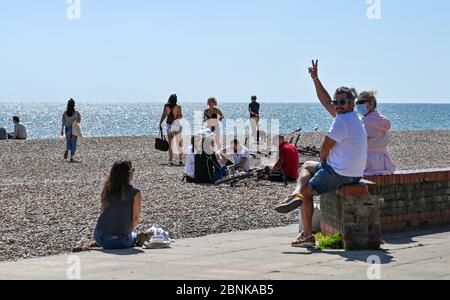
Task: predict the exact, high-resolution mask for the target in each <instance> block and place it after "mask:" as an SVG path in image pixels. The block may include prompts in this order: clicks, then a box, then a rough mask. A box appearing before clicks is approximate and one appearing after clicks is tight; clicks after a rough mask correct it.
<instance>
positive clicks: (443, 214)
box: [366, 169, 450, 232]
mask: <svg viewBox="0 0 450 300" xmlns="http://www.w3.org/2000/svg"><path fill="white" fill-rule="evenodd" d="M366 179H367V180H369V181H372V182H373V183H374V184H369V191H370V194H372V195H377V196H379V197H380V199H381V210H380V223H381V229H382V231H383V232H392V231H402V230H408V229H415V228H420V227H424V226H438V225H445V224H450V184H449V182H450V169H430V170H414V171H402V172H397V173H396V174H394V175H382V176H370V177H367V178H366Z"/></svg>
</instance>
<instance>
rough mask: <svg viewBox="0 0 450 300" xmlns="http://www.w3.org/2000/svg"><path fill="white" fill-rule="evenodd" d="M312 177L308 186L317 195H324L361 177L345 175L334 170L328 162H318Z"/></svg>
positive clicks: (359, 179) (356, 181)
mask: <svg viewBox="0 0 450 300" xmlns="http://www.w3.org/2000/svg"><path fill="white" fill-rule="evenodd" d="M315 172H316V173H315V174H314V177H313V178H312V179H311V180H310V181H309V186H310V187H311V188H312V189H313V190H314V191H315V192H316V194H317V195H324V194H328V193H331V192H334V191H337V190H338V189H339V188H340V187H342V186H343V185H350V184H357V183H359V182H360V181H361V177H345V176H341V175H339V174H338V173H336V172H335V171H334V169H333V168H332V167H330V166H329V165H328V164H326V163H324V164H319V165H318V166H317V167H316V170H315Z"/></svg>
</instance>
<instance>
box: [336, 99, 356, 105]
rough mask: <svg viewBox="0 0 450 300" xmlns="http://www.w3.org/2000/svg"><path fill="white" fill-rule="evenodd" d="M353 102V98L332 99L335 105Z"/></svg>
mask: <svg viewBox="0 0 450 300" xmlns="http://www.w3.org/2000/svg"><path fill="white" fill-rule="evenodd" d="M352 102H353V100H351V99H345V100H333V101H331V103H332V104H333V105H334V106H338V105H345V104H350V103H352Z"/></svg>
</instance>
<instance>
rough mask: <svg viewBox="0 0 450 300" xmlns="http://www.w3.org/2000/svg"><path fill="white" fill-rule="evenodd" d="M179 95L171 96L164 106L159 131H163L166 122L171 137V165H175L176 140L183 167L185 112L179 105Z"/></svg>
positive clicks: (168, 134)
mask: <svg viewBox="0 0 450 300" xmlns="http://www.w3.org/2000/svg"><path fill="white" fill-rule="evenodd" d="M177 102H178V98H177V95H175V94H174V95H171V96H170V98H169V101H168V102H167V104H166V105H164V110H163V112H162V115H161V120H160V122H159V129H160V130H161V131H162V124H163V122H164V120H166V125H167V136H168V137H169V141H168V142H169V165H173V154H174V152H173V149H172V147H173V140H174V139H175V142H176V145H177V146H176V147H177V153H178V155H179V164H180V165H183V137H182V134H181V133H182V131H183V127H182V124H181V119H182V118H183V112H182V109H181V106H180V105H178V104H177Z"/></svg>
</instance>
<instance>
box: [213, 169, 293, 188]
mask: <svg viewBox="0 0 450 300" xmlns="http://www.w3.org/2000/svg"><path fill="white" fill-rule="evenodd" d="M266 174H267V170H266V169H263V168H254V169H251V170H250V171H247V172H234V173H232V174H231V175H228V176H225V177H224V178H222V179H221V180H219V181H217V182H216V183H215V184H216V185H222V184H230V186H236V185H237V184H238V183H242V182H244V183H245V185H247V183H248V181H250V180H256V181H260V180H264V178H265V175H266ZM282 174H283V182H284V185H285V186H287V185H288V182H287V178H286V175H285V174H284V173H282Z"/></svg>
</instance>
